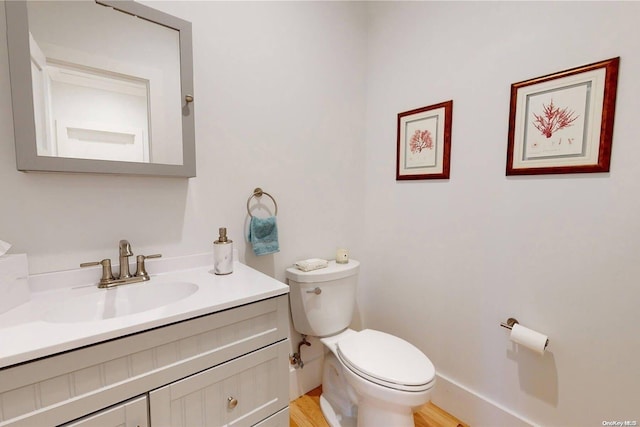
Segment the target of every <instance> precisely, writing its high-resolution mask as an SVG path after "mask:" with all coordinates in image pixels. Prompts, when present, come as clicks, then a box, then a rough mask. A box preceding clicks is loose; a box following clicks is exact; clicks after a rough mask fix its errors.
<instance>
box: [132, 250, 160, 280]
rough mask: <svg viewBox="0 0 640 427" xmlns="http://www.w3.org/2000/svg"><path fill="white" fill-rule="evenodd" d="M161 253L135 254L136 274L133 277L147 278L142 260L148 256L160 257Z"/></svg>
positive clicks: (147, 274)
mask: <svg viewBox="0 0 640 427" xmlns="http://www.w3.org/2000/svg"><path fill="white" fill-rule="evenodd" d="M161 256H162V254H153V255H138V256H136V274H135V277H142V278H143V279H144V280H149V273H147V270H146V269H145V266H144V260H145V259H148V258H160V257H161Z"/></svg>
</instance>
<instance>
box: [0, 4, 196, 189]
mask: <svg viewBox="0 0 640 427" xmlns="http://www.w3.org/2000/svg"><path fill="white" fill-rule="evenodd" d="M5 10H6V19H7V44H8V52H9V71H10V78H11V97H12V104H13V121H14V133H15V144H16V164H17V168H18V170H21V171H43V172H89V173H106V174H127V175H158V176H176V177H194V176H195V175H196V164H195V130H194V105H193V56H192V55H193V54H192V46H191V23H190V22H187V21H184V20H182V19H180V18H177V17H174V16H172V15H169V14H166V13H164V12H161V11H158V10H155V9H153V8H150V7H148V6H145V5H142V4H140V3H136V2H133V1H123V0H116V1H106V0H105V1H103V0H96V1H93V0H82V1H51V0H47V1H31V0H30V1H6V2H5Z"/></svg>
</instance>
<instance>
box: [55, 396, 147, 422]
mask: <svg viewBox="0 0 640 427" xmlns="http://www.w3.org/2000/svg"><path fill="white" fill-rule="evenodd" d="M148 418H149V417H148V415H147V396H146V395H145V396H142V397H139V398H137V399H132V400H130V401H128V402H124V403H121V404H120V405H116V406H114V407H113V408H108V409H105V410H102V411H100V412H98V413H96V414H92V415H89V416H86V417H84V418H82V419H79V420H76V421H73V422H70V423H68V424H64V425H62V426H60V427H110V426H113V427H148V426H149V422H148Z"/></svg>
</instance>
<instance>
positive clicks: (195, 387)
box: [149, 340, 289, 427]
mask: <svg viewBox="0 0 640 427" xmlns="http://www.w3.org/2000/svg"><path fill="white" fill-rule="evenodd" d="M288 349H289V341H288V340H284V341H281V342H279V343H277V344H272V345H270V346H268V347H265V348H263V349H261V350H257V351H255V352H253V353H249V354H247V355H245V356H242V357H239V358H237V359H234V360H232V361H230V362H227V363H224V364H222V365H219V366H216V367H214V368H211V369H208V370H206V371H203V372H200V373H198V374H195V375H192V376H190V377H187V378H185V379H183V380H180V381H176V382H174V383H172V384H169V385H167V386H165V387H162V388H159V389H157V390H154V391H152V392H151V393H150V394H149V406H150V414H151V426H152V427H165V426H166V427H169V426H171V427H195V426H212V427H213V426H237V427H240V426H252V425H254V424H256V423H258V422H260V421H261V420H264V419H265V418H267V417H269V416H270V415H272V414H274V413H276V412H278V411H279V410H281V409H283V408H286V407H287V406H288V405H289V384H288V380H289V376H288Z"/></svg>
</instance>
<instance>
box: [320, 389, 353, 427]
mask: <svg viewBox="0 0 640 427" xmlns="http://www.w3.org/2000/svg"><path fill="white" fill-rule="evenodd" d="M320 409H321V410H322V415H324V419H325V420H326V421H327V424H329V426H330V427H356V425H357V424H356V419H355V418H353V417H345V416H343V415H341V414H339V413H337V412H336V410H335V409H334V408H333V406H331V403H329V401H328V400H327V399H326V398H325V397H324V394H323V395H320Z"/></svg>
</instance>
